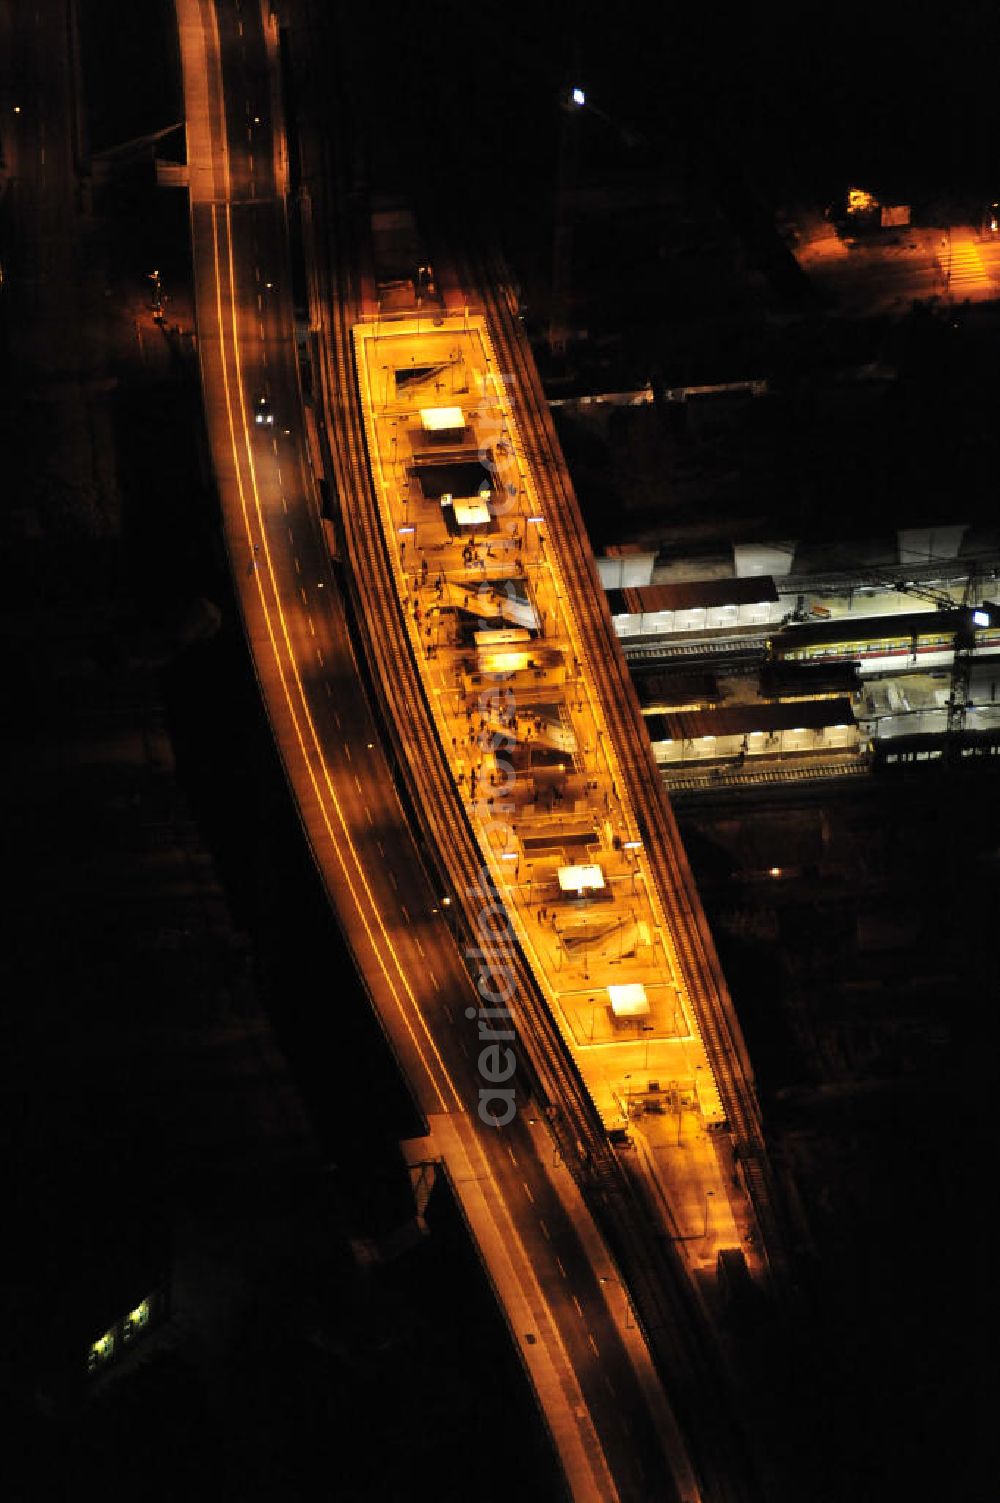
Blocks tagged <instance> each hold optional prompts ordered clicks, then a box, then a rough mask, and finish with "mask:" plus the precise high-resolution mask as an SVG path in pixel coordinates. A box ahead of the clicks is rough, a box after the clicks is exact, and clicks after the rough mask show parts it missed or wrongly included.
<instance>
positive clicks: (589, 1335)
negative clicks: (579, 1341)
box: [587, 1331, 601, 1357]
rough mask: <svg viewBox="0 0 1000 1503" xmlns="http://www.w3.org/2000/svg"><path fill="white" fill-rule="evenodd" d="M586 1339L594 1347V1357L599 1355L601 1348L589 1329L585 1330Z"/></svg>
mask: <svg viewBox="0 0 1000 1503" xmlns="http://www.w3.org/2000/svg"><path fill="white" fill-rule="evenodd" d="M587 1340H588V1341H589V1342H590V1344H591V1346H592V1347H593V1348H594V1356H595V1357H599V1356H600V1355H601V1349H600V1347H599V1346H598V1345H597V1342H596V1341H595V1340H594V1337H593V1333H592V1332H591V1331H588V1332H587Z"/></svg>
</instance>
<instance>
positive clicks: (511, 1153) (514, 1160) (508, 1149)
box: [507, 1143, 517, 1169]
mask: <svg viewBox="0 0 1000 1503" xmlns="http://www.w3.org/2000/svg"><path fill="white" fill-rule="evenodd" d="M507 1152H508V1153H509V1154H510V1161H511V1163H512V1164H513V1165H514V1168H515V1169H516V1168H517V1159H516V1158H515V1157H514V1150H513V1148H511V1146H510V1144H509V1143H508V1144H507Z"/></svg>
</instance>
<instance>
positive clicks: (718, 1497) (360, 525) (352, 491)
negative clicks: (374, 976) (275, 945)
mask: <svg viewBox="0 0 1000 1503" xmlns="http://www.w3.org/2000/svg"><path fill="white" fill-rule="evenodd" d="M326 150H327V160H326V162H325V164H324V171H323V172H321V173H320V174H319V175H318V176H317V177H315V178H314V179H313V182H312V189H313V193H314V196H315V201H316V202H317V206H318V209H319V213H318V215H317V218H318V219H319V222H320V226H321V234H320V235H319V237H318V239H319V241H320V242H321V243H322V244H323V245H325V246H336V256H337V259H336V263H335V264H333V263H332V262H331V264H327V263H326V261H325V260H324V259H323V258H322V257H321V256H319V255H318V254H316V251H317V250H318V246H314V247H313V249H314V255H313V257H312V258H307V259H311V260H312V267H311V271H313V272H315V274H316V276H317V279H318V280H317V284H316V286H315V287H314V289H313V293H314V296H313V302H314V307H313V313H314V318H316V317H317V316H318V322H319V325H320V329H319V337H318V341H317V343H318V346H319V350H320V355H321V376H322V382H323V388H324V399H325V407H326V411H327V413H328V422H329V438H330V448H331V454H332V458H333V463H334V468H335V478H336V488H337V494H338V498H339V517H340V523H341V526H342V529H343V534H344V537H345V541H346V544H347V549H348V553H349V557H350V565H351V567H350V570H349V589H350V591H351V594H352V603H353V605H354V608H355V613H356V619H357V621H358V623H359V625H360V627H361V638H362V645H363V648H364V651H365V654H366V658H367V663H368V669H369V673H370V678H371V682H372V685H373V687H374V690H375V695H376V699H377V702H378V707H379V709H380V712H381V716H382V719H383V722H384V728H385V733H386V737H387V746H388V749H389V750H390V751H391V754H392V755H393V757H394V760H395V762H396V767H397V772H398V774H399V777H400V778H401V779H402V781H403V784H404V786H405V787H406V789H407V792H408V794H409V798H410V802H411V806H412V809H413V811H414V814H415V817H416V818H417V820H418V822H419V828H418V830H417V832H416V833H417V835H418V838H419V840H420V844H421V847H422V850H423V852H424V854H425V858H426V860H427V861H428V863H429V864H430V866H431V867H432V868H433V870H432V871H431V872H429V875H432V876H433V877H434V878H435V879H436V880H437V881H438V882H440V883H441V884H443V887H444V888H449V889H450V890H451V891H452V892H454V893H455V894H456V896H458V895H460V894H465V893H469V892H475V891H478V890H480V887H479V879H480V872H481V869H482V864H483V863H482V858H481V855H480V852H479V849H478V845H477V843H476V840H475V837H474V835H473V832H472V829H471V826H470V824H469V820H468V816H467V814H466V810H465V807H464V804H463V802H462V800H461V798H460V796H459V794H458V792H457V790H456V788H455V787H454V785H453V783H452V780H451V774H450V770H449V768H448V765H447V759H446V757H445V754H444V750H443V748H442V747H441V745H440V742H439V739H438V735H437V730H436V727H435V725H434V721H433V717H432V714H431V710H430V707H429V704H428V702H427V699H426V697H425V691H424V687H423V683H422V679H421V675H420V671H419V667H418V664H417V663H416V662H415V660H414V656H413V651H412V647H411V641H410V637H409V635H408V633H407V630H406V627H405V624H404V620H403V616H402V612H401V610H400V608H399V603H398V599H397V594H396V584H395V580H394V578H393V574H392V567H391V563H390V558H389V553H388V545H387V541H386V539H385V537H384V534H383V531H382V526H381V521H380V518H379V513H378V507H377V501H376V496H375V492H374V487H373V483H372V479H371V473H370V469H369V463H368V453H367V442H366V436H365V430H364V422H363V417H362V413H361V405H360V398H359V394H358V388H357V382H356V371H355V366H354V354H353V343H352V339H351V327H352V322H353V321H354V319H355V317H356V310H357V309H358V308H359V306H360V297H359V294H358V290H357V287H356V285H354V282H353V280H352V273H351V268H352V267H358V266H360V265H362V264H363V262H362V259H361V254H360V247H359V246H358V243H357V241H358V236H357V235H356V234H355V233H354V226H353V225H352V224H351V222H350V210H349V208H345V202H346V195H345V194H344V192H343V191H342V190H337V189H335V190H334V191H333V192H330V191H329V190H328V187H327V185H328V184H336V183H337V176H336V171H335V166H334V164H333V163H331V161H330V160H329V149H328V148H327V149H326ZM480 285H485V282H482V283H480ZM586 557H588V558H589V552H588V553H587V554H586ZM576 594H577V595H578V594H579V591H577V592H576ZM601 598H602V599H603V592H602V595H601ZM605 614H606V607H605ZM608 629H609V630H610V629H611V628H610V617H608ZM615 661H616V662H620V659H619V658H616V659H615ZM636 713H638V711H637V710H636ZM623 724H624V722H623ZM400 726H406V727H407V733H408V734H407V738H406V739H405V740H404V738H403V736H402V735H401V734H400V731H399V727H400ZM414 740H415V741H416V742H417V744H419V745H420V746H421V747H422V748H423V749H424V755H422V756H418V757H413V756H412V755H411V754H410V750H409V746H408V744H407V743H408V742H410V743H412V741H414ZM639 744H640V745H643V746H644V745H646V744H647V743H646V742H645V740H643V741H641V742H640V743H639ZM439 890H440V889H439ZM456 909H457V910H460V911H462V910H464V900H463V901H460V902H458V903H456ZM470 938H471V934H470ZM498 948H500V947H498ZM504 959H505V961H506V963H507V964H509V965H510V967H511V973H512V974H513V976H514V977H515V978H516V982H517V992H516V995H515V998H514V999H513V1001H512V1011H513V1012H514V1014H515V1023H516V1026H517V1029H518V1034H519V1040H520V1044H521V1050H520V1052H521V1054H522V1056H523V1058H524V1060H525V1063H526V1064H527V1065H528V1070H527V1074H528V1078H529V1079H531V1080H532V1082H533V1084H534V1087H535V1094H536V1096H537V1097H538V1099H539V1101H540V1103H541V1105H542V1107H543V1108H544V1109H546V1115H547V1116H548V1118H549V1121H550V1126H551V1128H552V1131H553V1133H554V1136H555V1138H556V1140H557V1142H558V1144H559V1147H560V1151H561V1153H562V1155H563V1158H564V1160H565V1162H566V1164H567V1165H568V1166H569V1167H570V1169H571V1172H573V1174H574V1177H575V1178H576V1180H577V1182H578V1184H579V1186H580V1189H581V1191H582V1193H583V1194H584V1196H585V1198H586V1200H587V1203H588V1205H589V1207H590V1209H591V1212H592V1214H593V1215H594V1217H595V1219H596V1220H597V1222H598V1225H599V1226H600V1228H601V1230H602V1233H603V1234H604V1236H605V1237H606V1239H607V1242H608V1245H609V1247H610V1248H611V1250H612V1252H613V1254H614V1255H615V1257H616V1258H617V1261H618V1263H619V1266H620V1268H621V1269H622V1273H623V1277H624V1279H625V1281H626V1283H627V1286H628V1288H629V1291H630V1294H631V1298H632V1302H633V1305H634V1308H635V1311H636V1314H637V1317H638V1319H639V1322H640V1324H641V1326H642V1328H643V1330H644V1333H645V1335H646V1338H647V1341H648V1343H649V1347H650V1351H651V1353H652V1355H653V1358H654V1361H655V1363H656V1366H657V1368H658V1370H659V1372H660V1374H661V1376H662V1378H663V1380H664V1382H665V1385H666V1387H667V1390H668V1392H669V1393H670V1397H671V1402H672V1404H673V1406H674V1408H675V1410H676V1412H677V1415H678V1418H679V1420H680V1423H681V1425H682V1428H683V1430H684V1433H685V1436H686V1439H687V1442H688V1445H689V1447H690V1451H691V1456H692V1461H693V1464H694V1466H695V1468H696V1471H697V1472H698V1474H699V1477H700V1479H701V1484H702V1497H703V1498H704V1499H705V1500H706V1503H708V1500H712V1503H759V1500H762V1498H763V1496H764V1493H763V1491H762V1489H761V1487H760V1485H759V1484H758V1482H757V1481H756V1480H755V1479H756V1477H757V1476H758V1474H759V1471H760V1470H761V1469H762V1467H761V1462H760V1457H759V1455H758V1454H757V1452H756V1448H755V1446H754V1444H753V1442H752V1441H751V1439H750V1437H749V1436H748V1435H747V1434H746V1433H745V1432H744V1430H743V1427H742V1424H741V1422H740V1421H739V1419H738V1417H737V1416H736V1415H735V1414H734V1412H733V1401H732V1396H731V1394H730V1392H729V1389H728V1384H727V1380H726V1378H725V1377H724V1375H723V1364H722V1361H721V1358H720V1357H719V1354H718V1352H717V1349H716V1343H715V1337H714V1334H713V1333H712V1331H711V1329H710V1326H709V1323H708V1321H707V1318H706V1317H705V1316H704V1312H703V1311H701V1310H700V1306H699V1305H698V1303H697V1301H696V1300H695V1299H694V1296H693V1291H692V1288H691V1285H690V1283H689V1281H688V1278H687V1275H686V1273H685V1271H684V1269H683V1267H682V1265H681V1261H680V1258H679V1256H678V1253H677V1249H676V1248H675V1247H674V1246H673V1245H672V1244H671V1243H670V1242H669V1241H668V1240H666V1239H665V1238H664V1235H663V1233H662V1232H660V1231H659V1230H658V1229H657V1228H656V1226H655V1225H654V1222H653V1218H652V1217H651V1215H650V1214H649V1210H648V1207H646V1206H645V1205H644V1203H643V1202H642V1201H641V1200H640V1198H639V1197H638V1196H637V1194H636V1192H635V1190H634V1189H633V1187H632V1184H631V1182H630V1180H629V1177H628V1176H627V1175H626V1173H625V1172H624V1170H623V1168H622V1166H621V1164H620V1163H619V1162H618V1160H617V1158H616V1157H615V1154H614V1152H613V1151H612V1149H611V1147H610V1145H609V1143H608V1140H607V1136H606V1133H605V1130H604V1127H603V1124H602V1122H601V1119H600V1116H599V1114H598V1112H597V1110H596V1108H595V1107H594V1105H593V1102H592V1101H591V1098H590V1095H589V1093H588V1091H587V1090H586V1087H585V1086H584V1083H583V1081H582V1078H581V1077H580V1075H579V1072H578V1071H577V1068H576V1065H575V1063H574V1061H573V1060H572V1058H571V1056H570V1055H569V1052H568V1050H567V1049H566V1046H565V1044H564V1041H563V1039H562V1037H561V1035H560V1033H559V1030H558V1028H557V1026H556V1023H555V1021H554V1019H553V1017H552V1014H551V1012H550V1010H549V1008H548V1005H547V1003H546V1001H545V999H544V997H543V996H542V994H541V992H540V991H539V988H538V985H537V983H536V981H535V977H534V975H533V973H532V972H531V970H530V967H529V966H528V964H527V961H526V960H525V959H524V957H523V955H522V954H521V952H520V950H519V949H517V948H515V947H506V949H505V950H504ZM471 986H472V983H471V982H470V996H475V993H474V992H472V991H471ZM472 1115H474V1113H472Z"/></svg>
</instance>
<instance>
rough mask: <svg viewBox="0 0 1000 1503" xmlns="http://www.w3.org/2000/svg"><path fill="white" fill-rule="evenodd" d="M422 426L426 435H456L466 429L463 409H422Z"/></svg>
mask: <svg viewBox="0 0 1000 1503" xmlns="http://www.w3.org/2000/svg"><path fill="white" fill-rule="evenodd" d="M420 426H421V427H422V428H423V430H424V432H425V433H455V432H457V431H458V430H459V429H461V428H464V427H465V414H464V412H463V411H462V409H461V407H421V409H420Z"/></svg>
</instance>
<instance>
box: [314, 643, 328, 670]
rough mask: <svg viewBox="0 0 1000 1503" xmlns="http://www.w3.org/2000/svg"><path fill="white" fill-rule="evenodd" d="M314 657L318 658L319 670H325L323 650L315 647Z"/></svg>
mask: <svg viewBox="0 0 1000 1503" xmlns="http://www.w3.org/2000/svg"><path fill="white" fill-rule="evenodd" d="M316 656H317V657H318V658H319V666H320V667H321V668H325V667H326V664H325V663H324V662H323V649H322V647H317V649H316Z"/></svg>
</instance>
